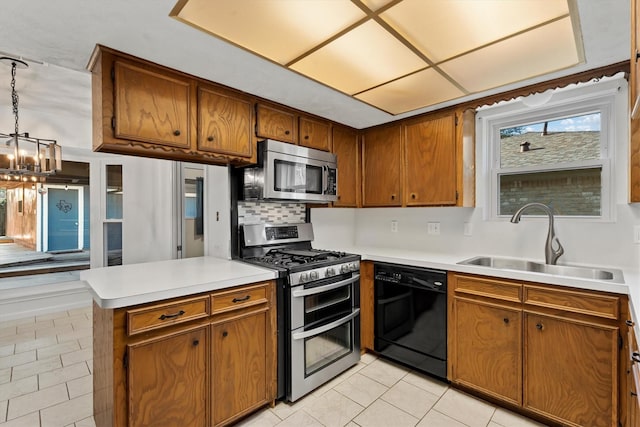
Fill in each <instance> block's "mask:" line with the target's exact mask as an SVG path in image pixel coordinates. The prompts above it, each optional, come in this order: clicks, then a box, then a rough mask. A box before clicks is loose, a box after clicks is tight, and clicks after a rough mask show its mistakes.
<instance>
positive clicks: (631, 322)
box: [624, 320, 635, 327]
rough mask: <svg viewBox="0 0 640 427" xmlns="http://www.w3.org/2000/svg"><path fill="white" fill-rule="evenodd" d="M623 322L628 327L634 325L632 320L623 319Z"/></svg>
mask: <svg viewBox="0 0 640 427" xmlns="http://www.w3.org/2000/svg"><path fill="white" fill-rule="evenodd" d="M624 323H625V325H627V326H629V327H633V326H635V323H634V322H633V320H625V321H624Z"/></svg>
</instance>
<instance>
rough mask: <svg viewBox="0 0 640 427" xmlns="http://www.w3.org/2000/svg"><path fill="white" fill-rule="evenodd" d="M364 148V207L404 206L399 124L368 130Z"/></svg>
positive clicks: (365, 135)
mask: <svg viewBox="0 0 640 427" xmlns="http://www.w3.org/2000/svg"><path fill="white" fill-rule="evenodd" d="M362 150H363V156H362V157H363V165H362V167H363V179H364V191H363V197H364V200H363V202H362V204H363V206H365V207H370V206H402V199H401V190H402V184H401V182H400V176H401V172H402V170H401V162H400V159H401V158H402V157H401V155H402V135H401V130H400V125H396V126H391V127H384V128H379V129H372V130H369V131H367V132H366V133H365V134H364V143H363V147H362ZM339 180H340V177H338V181H339Z"/></svg>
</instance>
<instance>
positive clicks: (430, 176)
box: [403, 113, 457, 206]
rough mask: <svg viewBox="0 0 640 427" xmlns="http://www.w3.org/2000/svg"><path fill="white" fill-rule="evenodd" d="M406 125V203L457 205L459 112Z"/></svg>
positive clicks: (417, 204)
mask: <svg viewBox="0 0 640 427" xmlns="http://www.w3.org/2000/svg"><path fill="white" fill-rule="evenodd" d="M403 127H404V134H405V135H404V137H405V149H404V156H405V171H406V172H405V176H404V178H405V187H404V188H405V192H404V202H405V205H406V206H425V205H455V204H456V187H457V186H456V120H455V114H453V113H451V114H448V115H446V116H442V117H437V118H430V117H426V118H423V119H421V120H419V121H417V122H413V123H407V124H405V125H404V126H403Z"/></svg>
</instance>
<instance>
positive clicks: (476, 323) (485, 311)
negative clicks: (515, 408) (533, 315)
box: [450, 298, 522, 404]
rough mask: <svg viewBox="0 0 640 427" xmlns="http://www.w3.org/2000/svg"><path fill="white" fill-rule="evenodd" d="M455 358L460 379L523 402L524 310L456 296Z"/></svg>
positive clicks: (497, 394)
mask: <svg viewBox="0 0 640 427" xmlns="http://www.w3.org/2000/svg"><path fill="white" fill-rule="evenodd" d="M453 306H454V310H455V313H454V318H455V324H453V325H451V327H453V328H454V329H455V330H456V331H465V333H457V334H456V342H455V349H456V352H455V354H454V357H455V359H453V360H451V361H450V363H452V365H453V367H454V375H455V378H456V381H457V382H458V383H460V384H464V385H467V386H471V387H474V388H477V389H480V390H482V391H483V392H485V393H487V394H489V395H491V396H493V397H495V398H497V399H501V400H505V401H507V402H510V403H514V404H520V403H521V402H522V374H521V372H522V327H521V325H522V313H521V312H520V311H519V310H516V309H513V308H510V307H505V306H501V305H499V304H495V303H487V302H482V301H473V300H467V299H464V298H456V299H455V301H454V305H453Z"/></svg>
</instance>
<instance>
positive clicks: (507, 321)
mask: <svg viewBox="0 0 640 427" xmlns="http://www.w3.org/2000/svg"><path fill="white" fill-rule="evenodd" d="M502 320H503V321H504V323H505V324H506V325H508V324H509V318H508V317H505V318H504V319H502Z"/></svg>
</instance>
